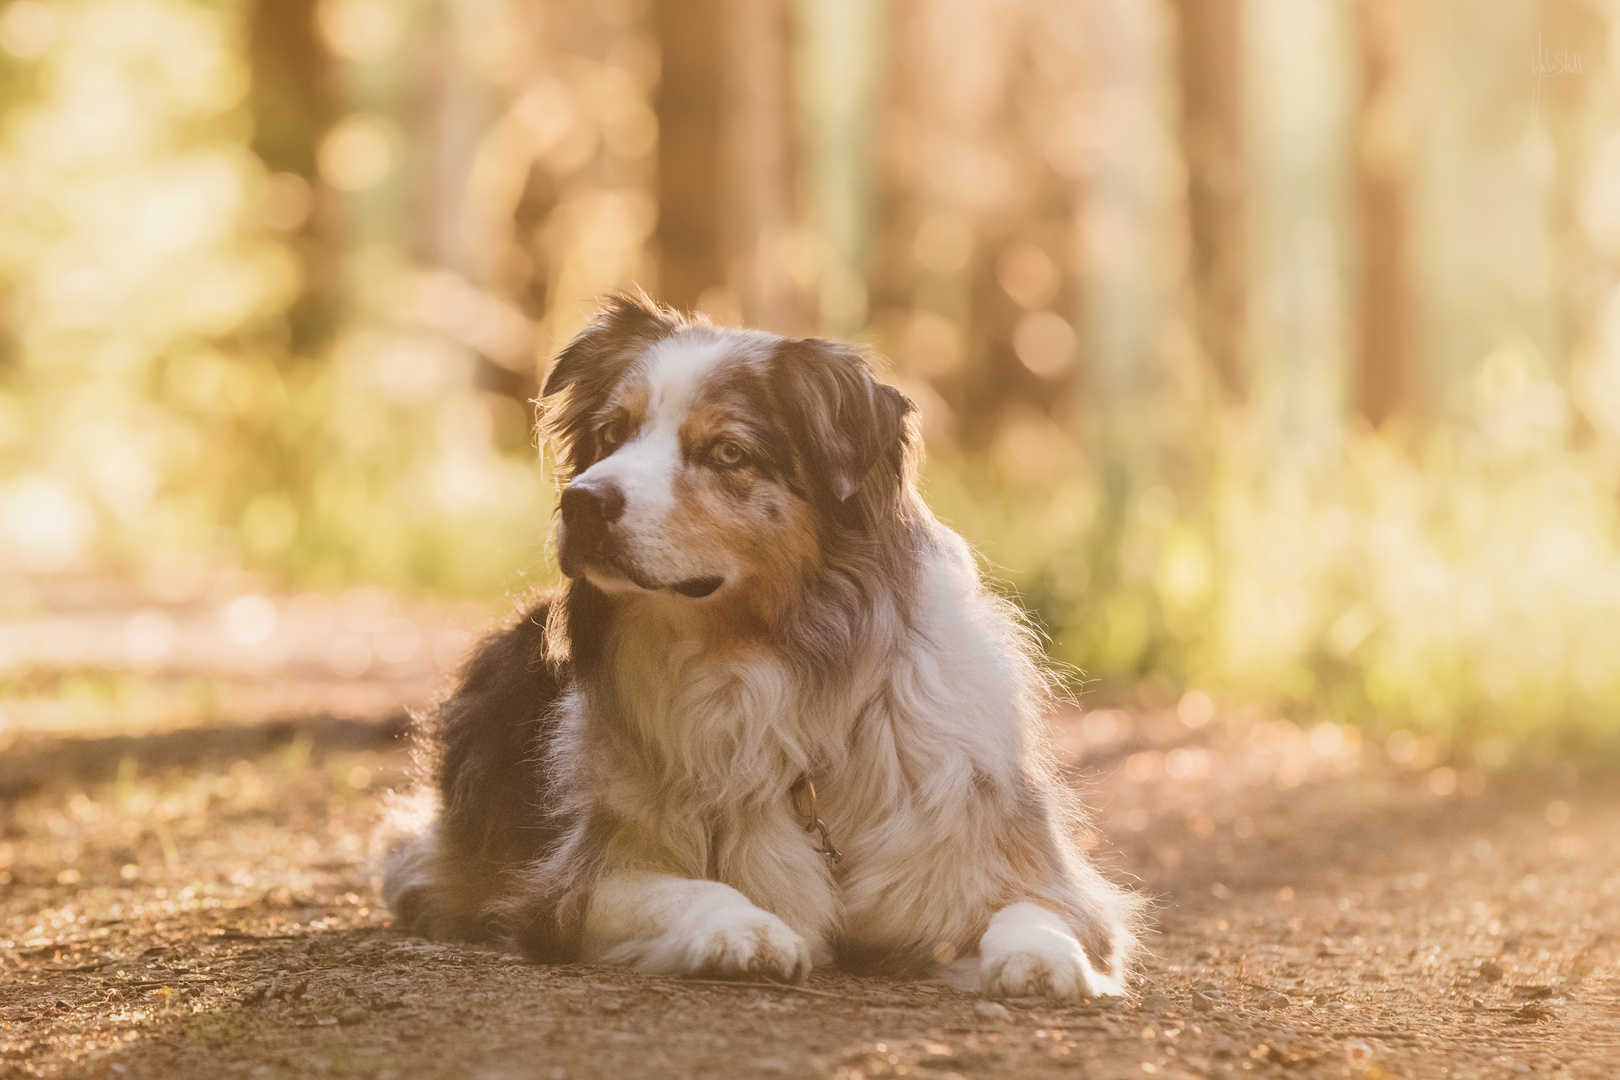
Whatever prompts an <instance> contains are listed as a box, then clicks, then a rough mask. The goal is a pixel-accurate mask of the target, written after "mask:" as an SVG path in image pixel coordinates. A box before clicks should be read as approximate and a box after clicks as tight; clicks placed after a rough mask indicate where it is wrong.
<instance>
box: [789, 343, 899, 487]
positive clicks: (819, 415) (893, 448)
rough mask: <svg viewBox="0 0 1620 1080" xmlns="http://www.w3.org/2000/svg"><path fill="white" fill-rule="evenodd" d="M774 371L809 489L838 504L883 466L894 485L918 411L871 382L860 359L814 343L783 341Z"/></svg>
mask: <svg viewBox="0 0 1620 1080" xmlns="http://www.w3.org/2000/svg"><path fill="white" fill-rule="evenodd" d="M772 368H773V378H772V382H773V383H774V385H775V388H776V398H777V401H778V402H779V405H780V408H781V409H782V411H783V413H784V414H785V415H786V417H787V418H788V422H789V426H790V428H791V429H792V431H793V432H794V437H795V442H796V443H797V444H798V448H799V451H800V454H801V456H802V457H804V458H805V459H806V466H807V471H808V472H809V473H810V474H811V478H812V480H813V481H815V482H817V483H819V484H821V485H823V486H824V488H825V490H826V491H828V492H830V493H831V495H832V497H833V498H834V499H835V500H837V501H838V502H840V503H843V502H846V501H848V499H849V497H850V496H851V495H853V494H854V493H855V492H856V491H858V490H860V487H861V484H862V482H863V481H865V479H866V478H867V476H868V475H869V474H870V473H871V472H872V470H873V468H874V467H875V466H877V465H879V464H880V463H882V464H884V465H885V466H886V467H887V468H888V470H889V471H890V472H891V473H892V475H893V476H894V478H895V479H896V480H898V478H899V476H900V472H901V469H902V468H903V464H902V463H903V458H904V455H905V446H906V443H907V441H908V440H909V438H910V429H909V426H908V425H907V423H906V418H907V417H908V416H910V415H911V413H912V412H913V411H914V409H915V406H913V405H912V404H911V401H910V399H908V398H907V397H906V396H905V395H904V394H902V393H900V391H898V390H896V389H895V388H894V387H892V386H886V385H885V384H883V383H880V382H878V381H877V380H876V379H874V378H872V375H871V372H870V370H869V369H868V367H867V364H866V361H865V360H864V359H862V357H861V355H860V353H858V352H857V351H856V350H854V349H852V348H850V347H849V346H847V345H839V344H835V343H834V342H830V341H822V340H819V339H815V338H810V339H805V340H797V341H784V342H782V343H781V344H780V345H778V346H777V348H776V352H775V355H774V356H773V357H772Z"/></svg>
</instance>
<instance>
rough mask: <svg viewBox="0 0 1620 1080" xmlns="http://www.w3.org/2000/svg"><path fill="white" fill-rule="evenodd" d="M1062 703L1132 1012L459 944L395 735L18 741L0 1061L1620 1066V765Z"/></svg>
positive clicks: (740, 1066) (987, 1067) (169, 1069)
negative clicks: (436, 939) (390, 883)
mask: <svg viewBox="0 0 1620 1080" xmlns="http://www.w3.org/2000/svg"><path fill="white" fill-rule="evenodd" d="M1060 721H1061V723H1060V727H1059V733H1060V739H1059V746H1060V747H1061V748H1062V749H1063V750H1064V752H1065V753H1066V754H1068V755H1069V756H1070V758H1071V760H1072V761H1074V763H1075V767H1076V777H1077V782H1080V783H1082V784H1084V785H1085V786H1086V788H1087V790H1088V793H1089V798H1090V799H1091V801H1092V802H1093V804H1094V805H1096V806H1097V807H1098V816H1097V825H1098V833H1097V835H1096V836H1095V837H1093V838H1091V839H1090V840H1089V841H1088V842H1092V843H1094V844H1095V848H1094V854H1095V855H1096V856H1097V857H1099V858H1101V859H1103V860H1104V861H1105V862H1106V863H1108V864H1109V865H1111V866H1112V867H1113V868H1114V869H1115V870H1116V871H1117V872H1118V873H1119V874H1120V875H1121V876H1123V877H1127V878H1134V879H1136V881H1137V884H1138V887H1139V888H1140V889H1141V890H1143V891H1144V892H1146V893H1147V894H1149V895H1151V896H1153V897H1155V898H1156V899H1157V909H1156V928H1155V929H1156V932H1155V934H1154V936H1153V937H1152V939H1151V943H1150V947H1151V951H1152V955H1151V956H1150V957H1149V958H1148V959H1147V961H1146V963H1145V965H1144V967H1143V970H1142V972H1141V976H1140V979H1139V980H1138V982H1137V985H1136V988H1135V989H1136V995H1135V996H1133V997H1132V998H1131V999H1130V1000H1117V1001H1116V1000H1104V1001H1098V1002H1093V1003H1089V1004H1083V1005H1057V1004H1053V1003H1050V1002H1046V1001H1037V1000H1026V1001H1011V1002H1006V1003H1004V1005H1003V1006H1002V1007H1000V1008H996V1007H988V1006H985V1005H982V1004H981V1003H980V1002H979V1001H978V999H977V998H975V997H974V996H973V995H971V994H965V993H961V992H959V991H956V990H952V989H949V988H947V987H943V986H938V985H930V984H918V983H901V982H890V981H884V980H878V979H870V978H854V977H850V976H846V975H842V974H839V973H836V972H817V973H816V974H815V975H813V976H812V977H811V979H810V981H809V983H808V984H807V985H806V986H804V987H800V988H784V987H768V986H748V985H716V984H708V983H697V982H692V981H684V980H677V979H657V978H644V977H640V976H636V975H633V974H629V973H626V972H622V971H616V970H608V969H591V968H584V967H537V966H534V965H531V964H528V963H525V962H524V961H523V960H522V959H520V958H518V957H514V956H508V955H503V954H502V953H500V952H498V951H494V950H490V949H485V948H473V947H451V946H445V945H437V944H429V943H426V942H422V941H419V940H414V939H411V938H408V937H405V936H403V935H401V934H399V933H397V932H395V931H394V930H392V929H390V927H389V925H388V915H387V912H386V911H384V910H382V909H381V908H380V907H379V906H378V902H377V895H376V891H375V883H374V881H373V879H372V877H371V874H370V870H369V864H368V861H367V852H366V847H367V835H368V830H369V828H370V825H371V822H372V821H373V819H374V816H375V814H376V812H377V808H378V805H379V796H380V793H381V792H383V791H385V790H386V789H387V788H389V787H390V786H391V785H393V784H396V783H398V782H401V781H402V780H403V776H404V765H405V757H404V753H403V751H402V749H401V746H400V744H399V742H398V740H397V739H396V738H395V735H396V734H397V728H396V727H394V726H391V725H389V724H386V723H381V724H378V723H372V724H370V725H356V724H354V723H349V724H344V723H341V722H337V721H332V720H327V721H323V722H311V723H307V724H303V725H300V724H294V723H283V724H276V725H269V726H266V727H260V728H253V727H241V726H238V727H233V728H226V729H214V730H211V731H206V732H191V733H188V734H187V735H186V736H185V737H175V736H170V737H158V738H153V739H150V740H142V739H132V738H122V739H113V740H77V741H74V740H69V741H64V740H62V739H60V738H55V737H52V738H35V739H29V738H21V739H16V740H14V741H13V743H12V745H11V746H10V748H9V749H8V751H7V753H6V758H5V766H4V769H3V770H0V794H3V796H4V801H3V802H0V815H3V816H0V825H3V829H4V837H3V840H0V880H3V881H4V882H5V884H4V885H3V887H0V890H3V897H4V908H3V918H4V923H3V924H0V966H3V970H4V975H3V977H0V1076H36V1075H37V1076H54V1077H163V1078H189V1077H212V1076H218V1075H246V1076H252V1077H306V1076H332V1077H351V1076H352V1077H377V1078H388V1077H396V1078H410V1077H481V1078H484V1077H487V1078H491V1080H494V1078H499V1077H514V1078H515V1077H539V1078H556V1080H562V1078H582V1080H583V1078H587V1077H602V1078H607V1077H643V1076H645V1077H665V1076H668V1077H727V1078H730V1077H753V1076H760V1077H768V1076H806V1077H823V1076H825V1077H839V1078H843V1080H856V1078H858V1077H860V1078H875V1077H887V1076H917V1077H936V1078H937V1077H948V1076H973V1077H978V1076H1020V1077H1022V1076H1088V1077H1124V1076H1132V1077H1135V1076H1139V1075H1141V1074H1144V1073H1145V1074H1164V1075H1167V1076H1178V1077H1179V1076H1224V1075H1234V1076H1235V1075H1239V1074H1255V1075H1268V1074H1277V1075H1289V1076H1304V1077H1315V1076H1365V1077H1380V1076H1386V1075H1393V1076H1436V1077H1439V1076H1464V1077H1473V1076H1511V1075H1518V1074H1522V1073H1526V1072H1533V1073H1561V1074H1563V1075H1568V1076H1572V1077H1579V1076H1594V1077H1596V1076H1617V1075H1620V941H1617V940H1616V937H1615V931H1616V926H1617V921H1620V828H1616V825H1617V824H1620V797H1617V791H1616V786H1615V785H1614V784H1613V783H1612V782H1610V777H1609V776H1607V775H1605V774H1594V775H1588V776H1582V775H1581V774H1580V773H1579V771H1577V770H1573V769H1569V768H1563V769H1547V768H1541V769H1533V770H1532V769H1523V770H1520V771H1518V772H1511V771H1497V772H1495V773H1491V774H1485V773H1483V772H1481V773H1474V772H1472V771H1470V770H1453V769H1451V768H1448V767H1446V766H1433V767H1430V766H1429V765H1427V764H1426V763H1424V762H1423V761H1421V760H1420V759H1418V758H1415V757H1414V758H1409V759H1408V762H1407V764H1406V765H1404V766H1396V765H1393V764H1391V763H1389V762H1388V761H1387V759H1386V757H1385V755H1384V754H1382V753H1375V752H1374V751H1373V749H1372V748H1370V747H1361V746H1359V745H1358V744H1357V742H1356V739H1355V738H1354V736H1353V733H1352V734H1350V735H1347V734H1346V733H1345V732H1343V731H1340V730H1339V729H1328V728H1317V729H1314V730H1312V731H1309V732H1300V731H1298V730H1297V729H1295V728H1294V727H1292V726H1291V725H1287V724H1275V723H1259V722H1245V721H1244V720H1242V719H1241V718H1233V719H1217V720H1216V721H1214V722H1213V723H1210V724H1207V725H1205V726H1202V727H1199V728H1189V727H1187V725H1185V724H1183V723H1181V721H1180V720H1179V719H1178V718H1177V716H1176V714H1175V713H1174V712H1173V711H1165V712H1163V713H1157V714H1155V713H1132V714H1127V713H1121V712H1106V711H1104V712H1094V713H1089V714H1074V715H1069V716H1066V717H1063V718H1060ZM41 763H43V764H41ZM41 777H46V778H47V779H44V780H42V779H41ZM1437 792H1438V793H1437Z"/></svg>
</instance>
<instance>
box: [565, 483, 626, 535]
mask: <svg viewBox="0 0 1620 1080" xmlns="http://www.w3.org/2000/svg"><path fill="white" fill-rule="evenodd" d="M623 516H624V492H622V491H620V490H619V488H618V486H617V485H615V484H610V483H605V482H604V483H595V484H585V483H574V484H569V485H568V486H567V487H566V488H564V489H563V493H562V518H563V527H564V528H566V529H568V530H569V531H570V532H573V533H575V534H577V535H579V536H580V538H581V539H584V538H585V537H586V536H593V535H595V534H597V533H600V532H601V531H602V530H603V529H604V528H605V527H606V526H607V525H609V524H611V523H612V522H615V521H618V520H619V519H620V518H621V517H623Z"/></svg>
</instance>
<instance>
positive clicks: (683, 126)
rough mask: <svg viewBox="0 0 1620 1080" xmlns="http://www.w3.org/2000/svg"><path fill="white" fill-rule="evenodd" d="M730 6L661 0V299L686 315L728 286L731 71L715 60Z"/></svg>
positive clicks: (720, 1) (717, 1) (715, 0)
mask: <svg viewBox="0 0 1620 1080" xmlns="http://www.w3.org/2000/svg"><path fill="white" fill-rule="evenodd" d="M726 6H727V5H726V0H660V3H659V4H658V7H657V14H656V16H655V21H656V31H657V34H658V40H659V42H660V43H661V44H662V47H663V66H662V72H663V79H662V82H661V83H660V85H659V88H658V97H657V103H656V108H657V110H658V133H659V143H658V231H657V243H658V292H659V294H660V297H661V299H663V300H664V301H666V302H667V303H670V304H674V305H675V306H676V307H678V308H681V309H683V310H689V309H692V308H695V307H697V306H698V300H699V298H700V297H701V296H702V295H703V294H704V292H705V291H706V290H708V289H711V288H714V287H716V286H718V285H721V284H722V283H723V282H724V281H725V279H726V260H725V253H724V249H723V246H722V239H721V229H720V199H719V193H720V187H721V181H720V170H721V141H722V140H721V131H722V128H723V126H724V119H725V104H726V101H725V99H726V72H725V67H724V65H723V64H722V63H720V62H719V58H718V57H717V56H715V43H716V42H717V41H719V40H720V38H721V35H722V33H723V31H724V26H723V21H724V16H725V11H726Z"/></svg>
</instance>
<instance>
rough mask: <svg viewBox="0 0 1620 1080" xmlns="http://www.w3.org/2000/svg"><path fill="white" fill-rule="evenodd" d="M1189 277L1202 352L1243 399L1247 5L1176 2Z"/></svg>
mask: <svg viewBox="0 0 1620 1080" xmlns="http://www.w3.org/2000/svg"><path fill="white" fill-rule="evenodd" d="M1175 10H1176V17H1177V20H1178V23H1179V27H1180V32H1181V40H1180V56H1179V60H1180V77H1181V149H1182V155H1183V157H1184V159H1185V161H1186V165H1187V218H1188V226H1189V232H1190V233H1191V236H1190V239H1191V251H1190V253H1189V261H1190V264H1191V265H1190V267H1189V273H1190V278H1191V284H1192V289H1193V304H1194V322H1195V326H1196V329H1197V334H1198V339H1199V343H1200V345H1201V346H1202V347H1203V350H1204V354H1205V356H1206V358H1207V359H1208V361H1209V363H1210V364H1211V365H1213V367H1214V368H1215V371H1216V373H1217V375H1218V376H1219V379H1220V382H1221V386H1222V388H1223V389H1224V390H1225V391H1226V394H1227V396H1228V397H1229V398H1232V399H1242V398H1243V397H1244V396H1245V395H1246V394H1247V391H1248V387H1249V382H1250V378H1251V372H1250V371H1249V370H1248V366H1247V363H1246V360H1245V355H1244V354H1245V346H1246V329H1247V323H1248V319H1247V306H1248V249H1249V243H1248V219H1247V210H1246V207H1245V194H1246V191H1247V189H1248V183H1247V176H1246V173H1247V170H1246V168H1245V162H1244V158H1245V155H1244V145H1243V144H1244V134H1243V128H1244V123H1243V56H1244V49H1243V3H1242V0H1176V4H1175Z"/></svg>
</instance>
